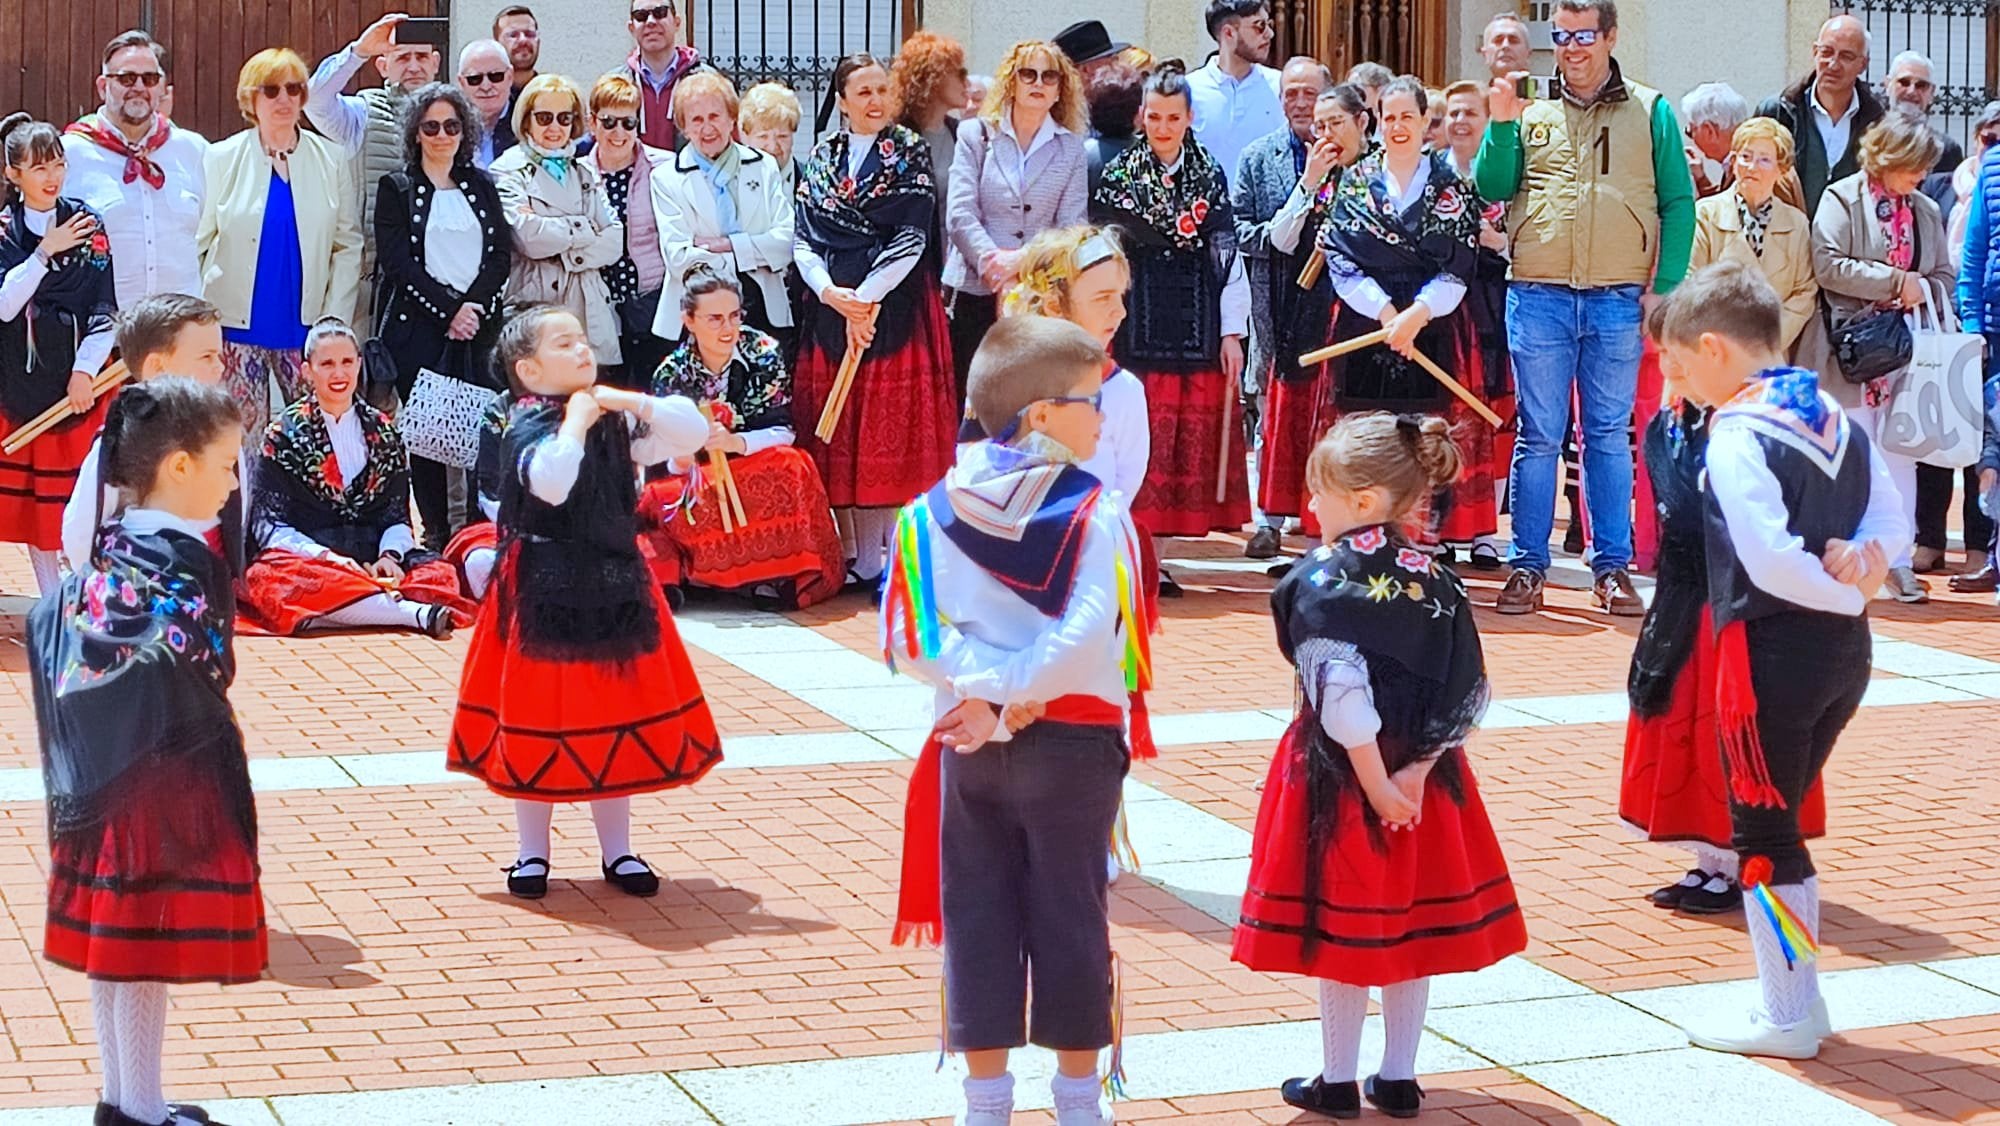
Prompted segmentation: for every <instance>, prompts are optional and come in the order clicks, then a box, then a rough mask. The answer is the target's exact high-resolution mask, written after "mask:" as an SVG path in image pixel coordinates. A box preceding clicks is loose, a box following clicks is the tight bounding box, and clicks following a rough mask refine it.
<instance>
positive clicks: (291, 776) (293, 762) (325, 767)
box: [250, 754, 444, 792]
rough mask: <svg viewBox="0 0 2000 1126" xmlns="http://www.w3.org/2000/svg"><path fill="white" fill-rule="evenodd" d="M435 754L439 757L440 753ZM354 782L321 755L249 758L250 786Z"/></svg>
mask: <svg viewBox="0 0 2000 1126" xmlns="http://www.w3.org/2000/svg"><path fill="white" fill-rule="evenodd" d="M438 757H439V758H440V759H442V758H443V757H444V756H443V754H439V755H438ZM356 785H358V783H356V782H355V780H354V776H353V775H351V774H349V773H348V772H347V771H345V770H342V769H341V768H340V764H339V763H337V762H335V761H333V759H331V758H328V757H326V756H324V755H313V756H311V757H307V758H253V759H251V760H250V788H251V789H253V790H257V791H260V792H264V791H270V790H351V789H353V788H354V787H355V786H356Z"/></svg>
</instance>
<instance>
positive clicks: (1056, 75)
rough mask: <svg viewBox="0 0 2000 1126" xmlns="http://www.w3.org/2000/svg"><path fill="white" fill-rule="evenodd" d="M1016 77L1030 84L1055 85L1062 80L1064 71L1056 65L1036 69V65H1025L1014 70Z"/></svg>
mask: <svg viewBox="0 0 2000 1126" xmlns="http://www.w3.org/2000/svg"><path fill="white" fill-rule="evenodd" d="M1014 77H1016V78H1018V79H1020V80H1021V81H1022V82H1023V83H1025V84H1026V85H1029V86H1054V85H1055V84H1056V83H1058V82H1061V81H1062V71H1060V70H1057V69H1056V68H1054V67H1050V68H1049V69H1047V70H1036V69H1035V68H1034V67H1031V66H1024V67H1019V68H1017V69H1016V70H1015V71H1014Z"/></svg>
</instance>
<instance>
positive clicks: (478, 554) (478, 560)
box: [465, 547, 500, 601]
mask: <svg viewBox="0 0 2000 1126" xmlns="http://www.w3.org/2000/svg"><path fill="white" fill-rule="evenodd" d="M499 560H500V553H499V552H498V551H495V550H493V549H492V548H490V547H482V548H478V549H476V550H473V551H468V552H466V553H465V592H466V593H467V594H469V595H471V596H472V598H473V600H474V601H478V600H479V599H481V598H484V597H486V588H487V586H488V585H489V584H491V583H492V581H493V566H494V564H495V563H498V562H499Z"/></svg>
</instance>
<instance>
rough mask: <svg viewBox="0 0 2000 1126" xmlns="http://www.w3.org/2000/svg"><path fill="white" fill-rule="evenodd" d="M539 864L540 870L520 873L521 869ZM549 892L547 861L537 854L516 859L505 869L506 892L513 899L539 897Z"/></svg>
mask: <svg viewBox="0 0 2000 1126" xmlns="http://www.w3.org/2000/svg"><path fill="white" fill-rule="evenodd" d="M536 865H540V866H541V869H542V870H541V872H539V873H537V874H534V875H525V876H524V875H522V874H521V869H523V868H533V867H535V866H536ZM548 893H549V862H548V861H546V860H544V859H542V858H541V857H539V856H530V857H529V858H527V859H526V860H516V861H515V862H514V863H513V864H512V865H511V866H510V867H508V869H507V894H508V895H511V896H513V897H514V898H515V899H540V898H542V897H543V896H545V895H547V894H548Z"/></svg>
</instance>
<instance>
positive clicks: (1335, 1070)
mask: <svg viewBox="0 0 2000 1126" xmlns="http://www.w3.org/2000/svg"><path fill="white" fill-rule="evenodd" d="M1367 1016H1368V990H1367V989H1366V988H1365V987H1363V986H1359V985H1346V984H1343V983H1341V982H1338V981H1327V980H1324V979H1322V980H1321V981H1320V983H1319V1034H1320V1038H1321V1040H1322V1042H1323V1043H1324V1046H1325V1049H1326V1061H1325V1065H1324V1067H1323V1068H1322V1069H1321V1071H1320V1078H1321V1079H1324V1080H1326V1081H1327V1082H1328V1083H1352V1082H1354V1080H1355V1078H1356V1077H1357V1076H1358V1075H1359V1073H1360V1071H1361V1022H1362V1021H1363V1020H1365V1019H1367Z"/></svg>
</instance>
